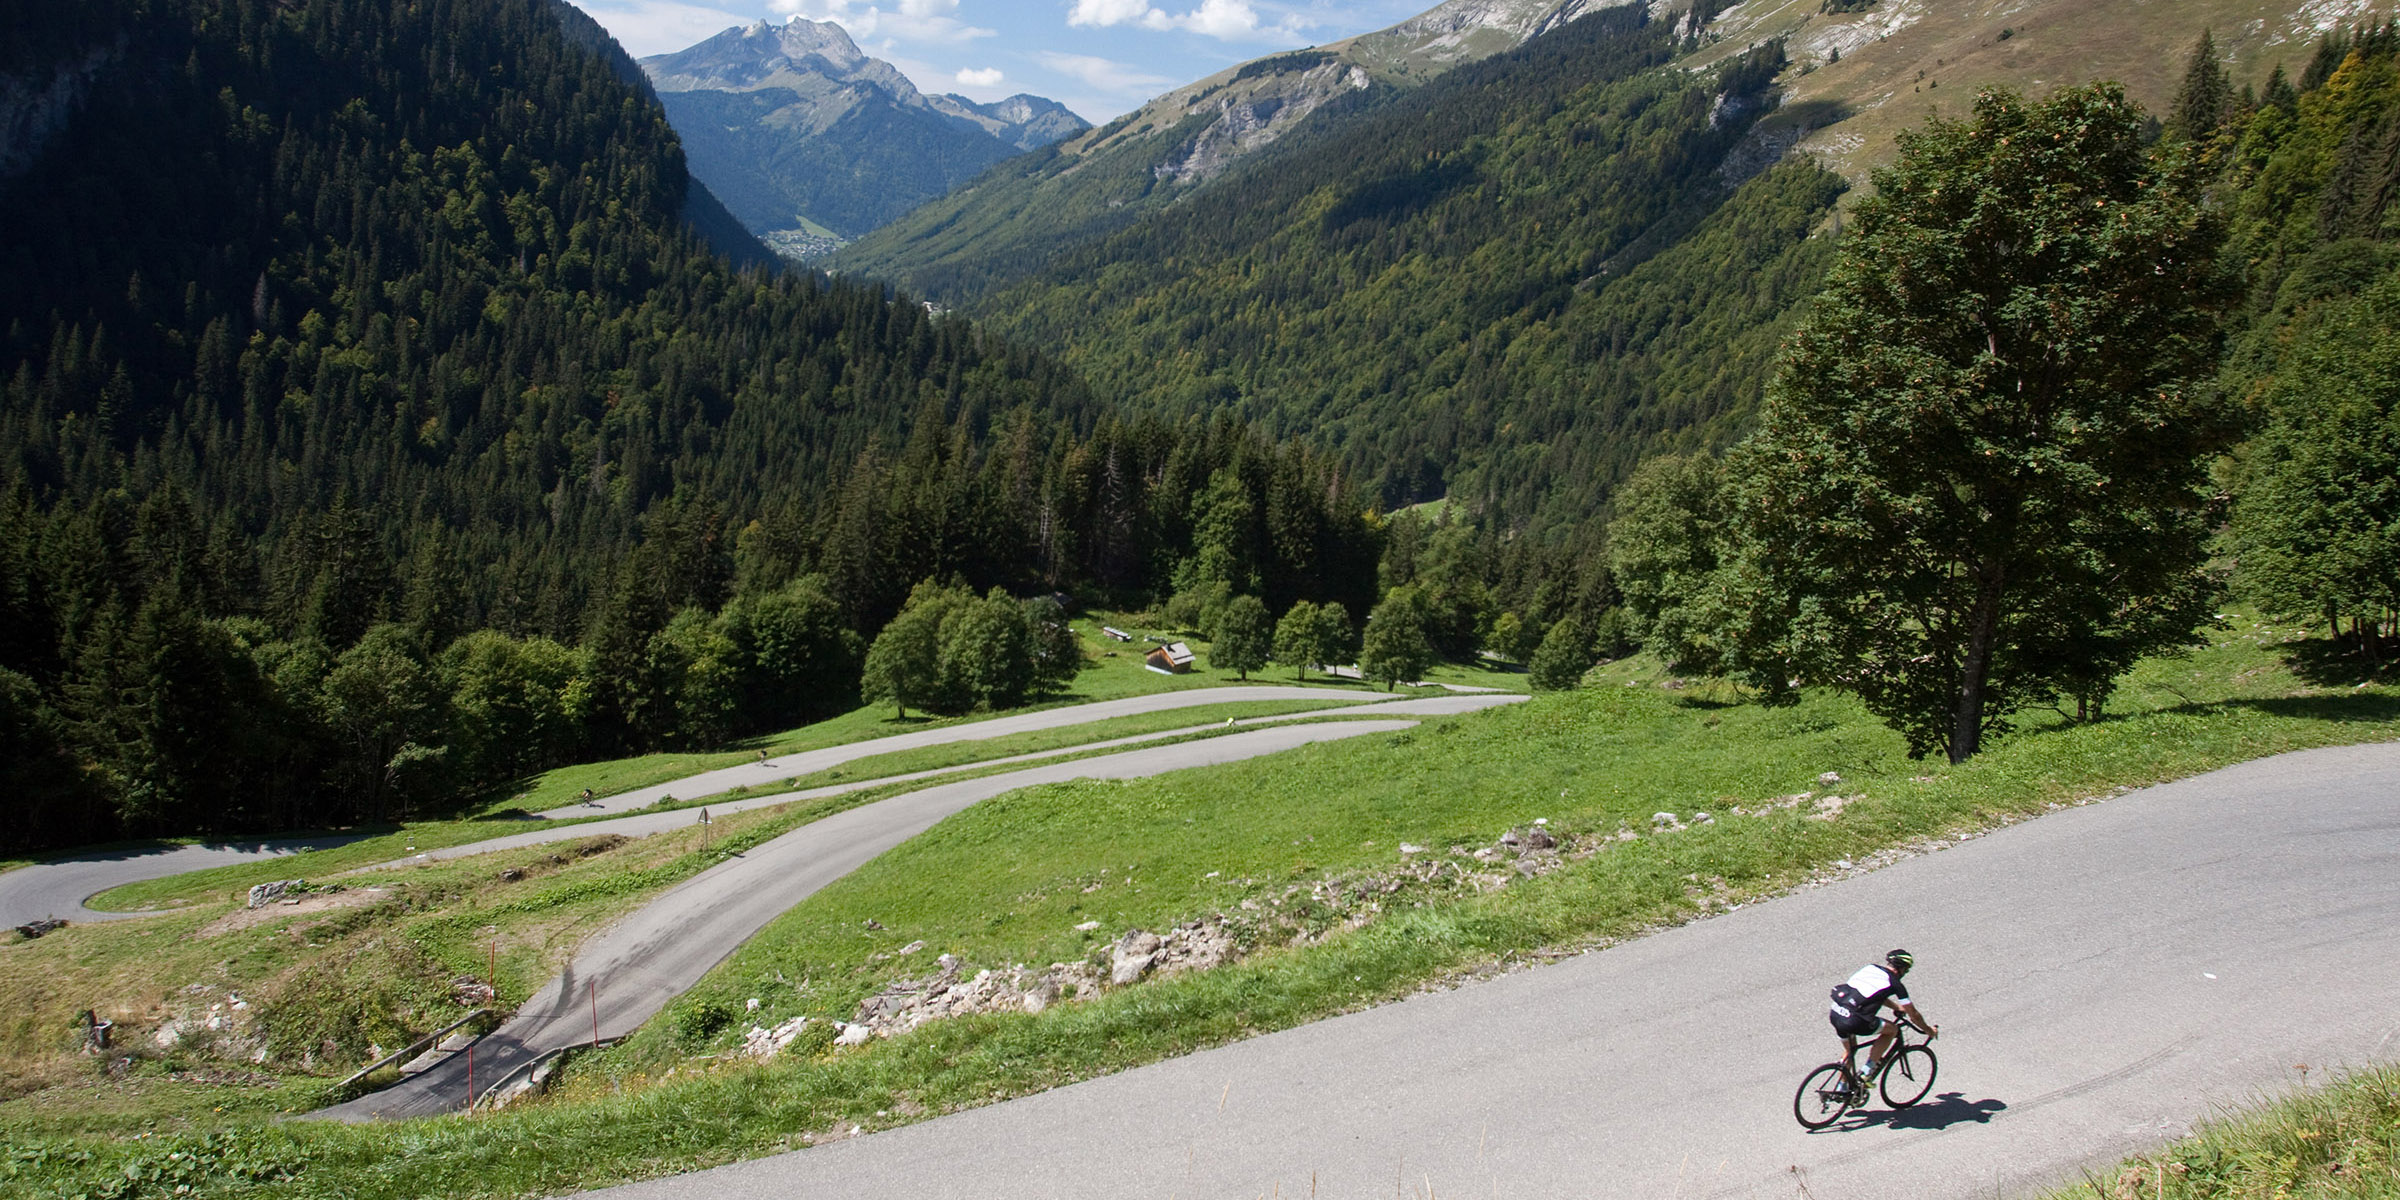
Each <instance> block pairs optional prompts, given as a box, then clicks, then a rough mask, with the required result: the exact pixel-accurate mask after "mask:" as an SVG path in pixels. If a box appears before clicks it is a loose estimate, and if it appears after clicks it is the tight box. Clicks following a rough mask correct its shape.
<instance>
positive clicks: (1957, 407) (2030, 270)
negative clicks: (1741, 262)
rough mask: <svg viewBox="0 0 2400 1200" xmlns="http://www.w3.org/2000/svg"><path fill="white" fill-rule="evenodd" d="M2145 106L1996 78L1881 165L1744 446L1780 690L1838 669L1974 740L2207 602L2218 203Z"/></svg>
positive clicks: (2096, 679)
mask: <svg viewBox="0 0 2400 1200" xmlns="http://www.w3.org/2000/svg"><path fill="white" fill-rule="evenodd" d="M2143 124H2144V120H2143V115H2142V113H2141V111H2140V109H2139V108H2137V107H2136V106H2135V105H2133V104H2132V103H2130V102H2129V101H2127V100H2126V99H2125V97H2124V95H2123V93H2122V92H2121V91H2120V90H2119V89H2118V88H2117V87H2116V86H2115V85H2113V84H2097V85H2092V86H2088V87H2081V88H2070V89H2064V90H2062V91H2060V92H2058V93H2057V94H2056V95H2054V96H2053V97H2051V98H2050V99H2048V100H2046V101H2042V102H2040V103H2029V102H2027V101H2026V100H2024V99H2023V98H2021V97H2019V96H2017V95H2014V94H2012V93H2008V92H1987V93H1985V94H1983V95H1981V96H1979V97H1977V99H1976V102H1975V107H1974V114H1973V117H1972V118H1971V119H1969V120H1963V121H1951V120H1944V119H1941V118H1938V117H1937V118H1935V119H1933V120H1932V121H1931V122H1930V123H1929V124H1928V125H1927V126H1926V128H1924V129H1923V130H1920V131H1912V132H1909V133H1904V134H1902V135H1901V137H1900V156H1899V160H1898V161H1897V162H1896V163H1895V164H1894V165H1893V166H1891V167H1889V168H1886V169H1884V170H1881V171H1878V172H1876V176H1875V190H1876V195H1875V196H1874V197H1873V198H1871V199H1869V200H1866V201H1864V202H1862V203H1861V204H1860V205H1859V207H1858V211H1857V215H1856V220H1855V223H1854V225H1853V234H1852V237H1851V239H1850V240H1849V242H1848V243H1847V244H1846V245H1845V246H1844V247H1843V249H1842V253H1841V256H1840V259H1839V261H1838V263H1837V264H1836V266H1835V268H1834V270H1833V273H1832V277H1831V282H1830V284H1829V286H1828V288H1827V290H1826V291H1825V293H1824V294H1823V295H1822V296H1820V297H1819V299H1818V301H1817V304H1816V307H1815V308H1814V310H1813V311H1812V312H1811V314H1810V316H1809V319H1808V321H1807V323H1806V325H1805V326H1803V328H1802V329H1801V330H1800V332H1798V333H1797V334H1795V335H1794V337H1793V339H1792V341H1791V343H1790V344H1789V345H1788V346H1787V347H1786V348H1785V352H1784V357H1783V361H1782V363H1781V366H1780V368H1779V370H1778V372H1777V375H1776V378H1775V380H1774V382H1773V384H1772V385H1771V387H1770V389H1769V392H1768V397H1767V401H1766V404H1765V407H1764V410H1763V412H1762V414H1761V422H1760V426H1759V428H1758V430H1757V431H1756V432H1755V433H1754V434H1753V435H1752V436H1751V437H1750V439H1749V440H1748V441H1746V442H1745V443H1744V444H1743V445H1742V446H1741V447H1739V448H1738V449H1737V451H1736V452H1735V454H1734V455H1733V456H1732V458H1731V459H1730V461H1729V462H1728V476H1729V478H1730V479H1731V480H1732V494H1731V495H1730V496H1729V498H1728V499H1729V508H1730V511H1731V514H1732V515H1731V519H1732V520H1733V521H1734V522H1735V523H1736V525H1737V526H1738V527H1739V528H1738V531H1737V533H1738V536H1737V541H1738V546H1737V549H1736V552H1735V561H1734V562H1732V563H1731V564H1730V566H1729V569H1728V570H1727V571H1725V572H1722V573H1721V583H1722V586H1723V588H1724V589H1725V590H1724V593H1723V595H1722V597H1721V602H1723V603H1726V604H1727V605H1728V607H1727V609H1726V610H1725V611H1728V612H1743V613H1748V614H1749V620H1748V622H1747V623H1746V626H1745V627H1744V628H1743V629H1742V630H1741V631H1740V632H1741V638H1740V644H1739V645H1736V646H1733V647H1731V648H1729V655H1728V657H1729V665H1730V666H1732V667H1733V668H1734V669H1735V670H1736V671H1738V672H1740V673H1741V674H1743V675H1744V676H1746V677H1747V679H1748V681H1749V682H1751V683H1752V684H1754V685H1756V686H1758V687H1760V688H1762V689H1763V690H1764V691H1765V692H1766V693H1767V695H1768V697H1769V698H1770V699H1782V698H1786V697H1787V696H1788V692H1789V689H1790V687H1791V684H1792V681H1793V679H1794V678H1795V677H1804V678H1808V679H1813V680H1819V681H1823V682H1829V683H1832V684H1834V685H1835V686H1838V687H1841V688H1844V689H1846V690H1849V691H1852V692H1855V693H1856V694H1857V695H1858V696H1859V697H1860V698H1861V699H1863V700H1864V701H1865V702H1866V704H1867V706H1868V707H1869V709H1870V710H1872V711H1873V712H1875V713H1876V714H1877V715H1878V716H1880V717H1882V718H1883V719H1884V720H1885V721H1886V722H1888V723H1889V724H1891V725H1892V726H1893V727H1894V728H1895V729H1897V730H1899V731H1900V732H1901V733H1902V734H1903V735H1904V736H1905V737H1906V738H1907V739H1908V744H1909V748H1910V750H1911V751H1912V752H1913V753H1916V754H1920V755H1921V754H1925V753H1927V752H1929V751H1932V750H1936V749H1939V750H1942V751H1944V752H1945V753H1947V754H1948V756H1949V758H1950V761H1952V762H1959V761H1962V760H1964V759H1966V758H1968V757H1970V756H1972V755H1973V754H1974V753H1975V752H1976V751H1977V750H1978V749H1979V748H1980V747H1981V746H1982V744H1983V739H1984V738H1985V737H1986V736H1987V735H1990V734H1994V733H1998V732H2000V731H2002V730H2004V729H2005V728H2006V718H2007V716H2008V714H2009V713H2011V712H2013V711H2016V710H2018V709H2020V708H2022V707H2024V706H2025V705H2027V704H2029V703H2034V702H2038V701H2042V700H2046V699H2050V698H2053V697H2056V696H2057V695H2059V694H2060V693H2061V692H2073V693H2075V694H2077V695H2079V696H2082V697H2085V698H2087V699H2088V698H2093V697H2094V695H2095V694H2105V690H2106V686H2107V684H2108V683H2109V682H2110V681H2112V680H2113V679H2114V677H2115V674H2116V673H2117V672H2119V671H2122V670H2123V669H2124V667H2125V666H2128V665H2130V664H2131V663H2132V662H2133V661H2134V660H2135V659H2136V658H2138V657H2140V656H2142V655H2145V654H2150V653H2155V652H2158V651H2163V650H2167V649H2170V648H2172V647H2175V646H2178V645H2181V644H2188V643H2189V642H2190V641H2192V640H2193V630H2194V629H2195V628H2196V627H2197V625H2198V624H2199V623H2200V622H2202V621H2204V620H2206V619H2207V614H2208V608H2207V605H2208V601H2209V599H2210V595H2209V586H2208V582H2207V580H2206V579H2205V577H2204V576H2203V575H2202V566H2203V562H2204V559H2205V550H2204V542H2205V538H2206V535H2207V533H2208V530H2209V527H2210V523H2211V507H2212V505H2211V500H2210V498H2211V492H2210V489H2209V486H2208V478H2207V475H2206V472H2205V470H2204V464H2205V462H2206V460H2207V459H2208V458H2209V456H2211V455H2212V454H2214V453H2215V452H2216V451H2217V450H2219V449H2221V448H2222V447H2224V446H2225V445H2226V444H2228V441H2229V440H2230V432H2231V430H2230V427H2229V424H2228V422H2226V421H2224V420H2222V419H2220V410H2219V409H2218V407H2217V406H2216V405H2214V404H2213V403H2212V402H2211V401H2210V400H2209V399H2208V398H2207V397H2205V396H2203V395H2202V394H2200V393H2199V391H2198V390H2197V389H2195V388H2194V387H2193V381H2194V380H2195V379H2197V378H2199V377H2201V376H2202V375H2204V374H2205V373H2206V372H2207V371H2208V370H2209V368H2210V367H2211V365H2212V364H2213V361H2214V357H2215V350H2216V345H2217V321H2216V316H2215V310H2216V308H2217V307H2218V305H2219V304H2220V303H2221V302H2222V300H2224V299H2225V292H2226V289H2225V288H2224V287H2223V286H2222V285H2221V284H2220V276H2219V275H2218V273H2217V270H2216V268H2215V266H2214V261H2215V260H2214V256H2215V251H2216V248H2217V245H2218V242H2219V232H2218V227H2217V223H2216V221H2215V219H2214V218H2213V217H2212V216H2211V215H2210V214H2209V213H2208V212H2207V211H2206V210H2204V209H2203V208H2202V207H2201V205H2200V203H2199V199H2198V195H2197V187H2196V185H2195V178H2194V175H2193V173H2192V171H2191V169H2190V168H2189V167H2188V165H2187V164H2186V160H2184V159H2182V158H2181V157H2179V156H2180V155H2181V154H2182V153H2183V152H2182V151H2181V150H2179V149H2176V148H2171V147H2170V148H2164V149H2160V150H2155V151H2154V150H2152V149H2150V148H2146V147H2145V146H2144V145H2143V138H2142V131H2143Z"/></svg>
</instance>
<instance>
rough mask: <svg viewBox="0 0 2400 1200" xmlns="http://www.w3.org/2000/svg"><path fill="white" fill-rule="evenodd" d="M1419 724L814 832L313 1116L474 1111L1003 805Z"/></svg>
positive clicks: (1124, 770) (1360, 726)
mask: <svg viewBox="0 0 2400 1200" xmlns="http://www.w3.org/2000/svg"><path fill="white" fill-rule="evenodd" d="M1415 724H1416V722H1414V721H1410V720H1405V719H1397V718H1395V719H1389V720H1359V721H1337V722H1324V723H1315V724H1298V725H1279V726H1273V727H1269V728H1264V729H1257V730H1250V731H1246V732H1241V733H1234V734H1228V735H1226V736H1224V737H1217V738H1210V739H1208V740H1205V741H1197V742H1183V743H1179V744H1176V745H1171V746H1153V747H1149V748H1146V749H1142V750H1133V751H1125V752H1122V753H1118V754H1109V755H1102V756H1099V757H1096V758H1085V759H1077V760H1075V761H1072V762H1063V763H1053V764H1050V765H1048V766H1040V767H1029V768H1026V769H1024V770H1019V771H1010V772H1006V773H1003V774H999V775H987V776H983V777H980V778H977V779H969V780H962V781H959V782H956V783H948V784H941V785H937V786H934V787H929V788H924V789H921V790H919V791H914V792H909V793H907V794H904V795H900V796H894V797H892V798H890V799H886V800H879V801H876V802H875V803H873V804H867V805H861V806H860V807H858V808H853V809H849V810H847V811H844V812H839V813H835V814H833V815H831V816H828V817H826V818H824V819H823V820H819V821H814V822H811V823H810V824H808V825H804V826H802V827H800V828H798V829H795V830H793V831H792V832H790V833H787V834H784V835H783V836H782V837H779V838H776V839H775V840H773V841H771V842H768V843H766V844H765V845H763V846H758V847H755V848H753V849H751V850H749V851H746V852H744V853H743V854H741V855H740V856H738V857H736V858H734V859H732V860H731V861H728V862H726V863H723V864H720V865H718V866H715V867H711V868H710V869H708V870H706V871H703V872H701V873H700V874H698V875H695V876H693V877H692V878H690V879H688V880H685V881H684V882H683V883H681V884H678V885H677V886H676V887H674V888H673V889H671V890H669V891H668V892H667V893H665V894H664V895H662V896H660V897H659V898H658V899H656V900H653V901H651V902H650V904H649V905H647V906H645V907H644V908H642V909H640V910H639V911H637V912H635V913H633V914H631V915H630V916H627V917H626V918H624V919H623V920H621V921H619V922H617V923H616V924H615V925H612V926H610V927H609V928H608V929H606V930H603V931H602V932H601V933H599V934H598V935H596V936H595V937H594V938H593V939H592V940H591V941H590V942H588V943H586V944H585V945H584V946H582V947H581V948H580V949H579V950H578V951H577V952H576V955H575V959H574V961H573V962H571V963H570V964H568V966H567V969H566V970H565V971H564V972H562V973H560V974H559V975H558V976H557V977H556V978H554V979H552V980H551V981H550V982H549V983H547V984H545V985H543V987H542V989H541V990H540V991H538V992H536V993H535V994H534V995H533V997H532V998H531V999H529V1000H528V1001H526V1003H525V1004H524V1005H523V1006H522V1007H521V1008H519V1009H518V1010H517V1014H516V1016H515V1017H513V1018H511V1019H510V1020H509V1021H508V1022H507V1023H506V1024H504V1025H502V1026H501V1027H500V1028H499V1029H497V1030H494V1031H493V1032H492V1033H491V1035H490V1036H488V1037H486V1038H484V1039H483V1040H482V1041H481V1042H478V1043H477V1044H476V1045H475V1046H474V1047H473V1048H472V1059H471V1061H470V1055H469V1054H468V1053H464V1052H462V1053H460V1054H455V1055H452V1056H451V1057H450V1058H448V1059H446V1060H444V1061H443V1062H442V1063H441V1064H440V1065H438V1066H436V1067H434V1068H432V1069H431V1070H428V1071H425V1072H423V1073H421V1074H418V1075H415V1076H412V1077H410V1078H408V1079H406V1080H403V1081H401V1082H400V1083H397V1084H394V1085H393V1086H391V1087H389V1088H386V1089H384V1090H383V1091H380V1092H375V1093H372V1094H369V1095H366V1096H362V1097H360V1098H358V1099H356V1100H353V1101H350V1102H349V1103H347V1104H341V1105H336V1106H334V1107H332V1108H327V1109H321V1110H319V1111H318V1112H315V1113H312V1114H310V1115H312V1116H316V1117H322V1118H327V1119H332V1120H341V1121H366V1120H378V1119H397V1118H405V1117H417V1116H430V1115H433V1114H436V1113H443V1112H452V1111H456V1110H457V1109H459V1108H462V1107H464V1106H465V1103H466V1098H467V1095H468V1091H469V1078H468V1074H469V1071H470V1069H472V1071H473V1073H474V1085H473V1086H474V1087H475V1088H476V1089H478V1090H480V1089H483V1088H485V1087H487V1086H488V1085H490V1084H491V1083H493V1082H495V1081H497V1080H499V1079H500V1078H502V1077H503V1076H504V1075H505V1074H507V1073H508V1072H509V1071H510V1070H512V1069H514V1068H515V1067H517V1066H519V1065H522V1064H524V1063H526V1062H529V1061H531V1060H532V1059H534V1058H536V1057H538V1056H539V1055H541V1054H543V1053H546V1052H548V1051H550V1050H553V1049H561V1048H565V1047H568V1046H576V1045H582V1044H585V1043H588V1042H591V1041H594V1040H600V1039H608V1038H614V1037H619V1036H622V1035H624V1034H627V1033H631V1032H632V1031H633V1030H635V1029H636V1028H639V1027H640V1026H641V1024H642V1023H643V1022H644V1021H647V1020H649V1019H650V1018H651V1017H652V1016H653V1015H655V1014H656V1013H657V1012H658V1011H659V1010H660V1009H661V1008H664V1007H665V1006H666V1005H667V1003H668V1002H669V1001H671V1000H673V999H674V998H675V997H677V996H679V995H681V994H683V992H684V991H685V990H686V989H688V988H690V987H691V986H692V985H693V984H694V983H696V982H698V981H699V979H700V977H701V976H702V975H705V974H707V973H708V971H709V969H710V968H712V967H714V966H716V965H717V964H718V963H719V962H722V961H724V959H725V957H726V956H727V955H729V954H731V953H733V951H734V949H735V948H736V947H738V946H740V945H741V944H742V943H743V942H745V941H748V940H749V939H750V937H751V935H753V934H755V933H757V932H758V931H759V929H761V928H763V927H764V926H765V925H766V924H767V922H769V921H772V920H774V919H775V918H776V917H778V916H780V915H782V914H783V913H784V912H785V911H787V910H789V909H790V908H791V907H792V906H793V905H796V904H798V903H800V902H801V901H802V900H805V899H807V898H808V897H809V896H810V895H812V894H814V893H815V892H816V891H817V889H819V888H821V887H824V886H825V885H826V884H828V883H831V882H833V881H834V880H836V879H839V878H841V877H842V876H843V875H846V874H848V873H849V872H851V871H852V870H854V869H856V868H857V867H858V866H859V865H861V864H863V863H865V862H866V861H868V860H869V859H872V858H874V857H875V856H876V855H879V854H881V853H883V852H884V851H886V850H889V849H891V848H892V847H894V846H897V845H899V844H900V843H902V842H904V841H907V840H908V839H909V838H912V837H915V836H916V835H917V834H919V833H922V832H924V831H925V830H926V829H929V828H931V827H932V826H933V825H934V823H935V822H937V821H940V820H941V819H942V818H944V817H946V816H949V815H950V814H952V813H954V812H957V811H958V810H960V809H962V808H965V807H967V806H968V805H970V804H973V803H975V802H976V801H978V800H982V799H985V798H987V797H990V796H996V795H999V794H1000V793H1002V792H1007V791H1013V790H1015V789H1017V788H1022V787H1030V786H1033V785H1035V784H1042V783H1056V782H1059V781H1061V780H1068V779H1132V778H1137V777H1140V776H1145V775H1156V774H1161V773H1164V772H1167V771H1175V770H1181V769H1184V768H1187V767H1197V766H1207V765H1211V764H1215V763H1226V762H1235V761H1239V760H1241V759H1246V758H1255V757H1257V756H1259V755H1262V754H1273V753H1275V752H1277V751H1281V750H1288V749H1291V748H1293V747H1296V746H1301V745H1306V744H1308V743H1311V742H1322V741H1333V740H1337V739H1340V738H1349V737H1357V736H1360V735H1363V734H1370V733H1383V732H1390V731H1392V730H1397V729H1406V728H1410V727H1412V726H1414V725H1415Z"/></svg>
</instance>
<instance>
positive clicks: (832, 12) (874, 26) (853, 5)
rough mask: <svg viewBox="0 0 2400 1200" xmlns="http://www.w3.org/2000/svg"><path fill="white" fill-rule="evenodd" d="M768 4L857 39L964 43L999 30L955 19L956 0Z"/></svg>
mask: <svg viewBox="0 0 2400 1200" xmlns="http://www.w3.org/2000/svg"><path fill="white" fill-rule="evenodd" d="M770 6H771V7H772V8H773V9H774V11H776V12H778V13H782V14H783V15H785V16H793V17H806V18H808V19H809V20H811V21H831V22H833V23H834V24H836V25H839V26H841V27H842V28H843V29H844V30H846V31H848V33H849V34H850V36H851V37H852V38H853V39H854V40H857V41H861V42H864V41H866V40H868V39H870V38H886V39H891V40H895V41H904V42H967V41H973V40H975V39H977V38H988V37H995V36H998V33H999V31H998V30H994V29H985V28H983V27H981V26H977V25H969V24H967V23H966V22H964V21H961V20H959V19H958V16H957V15H956V14H957V13H958V0H898V3H896V4H895V5H893V6H892V7H890V8H885V7H884V6H883V5H881V4H862V3H859V2H858V0H771V5H770Z"/></svg>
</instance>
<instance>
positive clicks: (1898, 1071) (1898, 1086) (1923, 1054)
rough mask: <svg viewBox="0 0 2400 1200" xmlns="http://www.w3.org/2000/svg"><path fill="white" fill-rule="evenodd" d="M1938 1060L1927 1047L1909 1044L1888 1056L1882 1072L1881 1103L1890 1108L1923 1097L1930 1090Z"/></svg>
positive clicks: (1909, 1103) (1938, 1066)
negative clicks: (1895, 1055) (1888, 1061)
mask: <svg viewBox="0 0 2400 1200" xmlns="http://www.w3.org/2000/svg"><path fill="white" fill-rule="evenodd" d="M1940 1069H1941V1063H1940V1062H1938V1061H1936V1060H1935V1058H1934V1057H1933V1047H1931V1046H1910V1047H1908V1048H1907V1049H1904V1050H1902V1051H1901V1052H1900V1054H1899V1056H1898V1057H1896V1058H1894V1059H1892V1065H1891V1066H1889V1067H1886V1068H1884V1071H1883V1102H1884V1103H1885V1104H1889V1105H1891V1106H1892V1107H1893V1108H1907V1107H1908V1106H1909V1105H1911V1104H1915V1103H1916V1102H1917V1101H1919V1100H1922V1099H1924V1098H1925V1093H1927V1092H1930V1091H1932V1090H1933V1076H1934V1072H1936V1071H1938V1070H1940Z"/></svg>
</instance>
